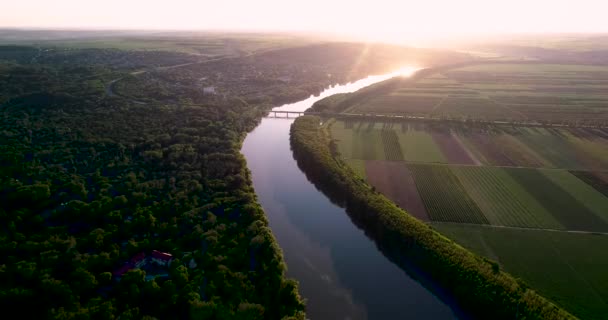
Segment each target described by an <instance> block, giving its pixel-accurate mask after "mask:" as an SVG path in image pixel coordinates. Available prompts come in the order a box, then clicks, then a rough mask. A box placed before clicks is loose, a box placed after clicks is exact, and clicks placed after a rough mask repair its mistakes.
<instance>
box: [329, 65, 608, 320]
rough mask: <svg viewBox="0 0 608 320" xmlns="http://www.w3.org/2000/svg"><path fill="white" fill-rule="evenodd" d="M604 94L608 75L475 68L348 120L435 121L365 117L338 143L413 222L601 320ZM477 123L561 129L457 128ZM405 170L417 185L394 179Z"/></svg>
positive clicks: (374, 100)
mask: <svg viewBox="0 0 608 320" xmlns="http://www.w3.org/2000/svg"><path fill="white" fill-rule="evenodd" d="M607 86H608V67H598V66H588V65H556V64H538V63H496V64H480V65H474V66H467V67H461V68H456V69H449V70H443V71H441V72H438V73H435V74H430V75H429V76H427V77H424V78H420V79H417V80H416V81H409V82H408V81H404V82H403V84H402V85H401V86H400V87H397V88H392V89H391V90H392V91H390V92H384V93H382V94H379V95H377V96H373V97H366V99H365V100H362V101H361V102H359V103H355V104H353V106H351V108H350V109H348V110H349V112H352V113H357V112H364V113H371V114H393V115H395V114H397V115H408V116H416V117H423V118H429V117H432V118H435V119H434V120H406V119H399V121H394V122H387V123H383V124H382V123H373V122H371V123H368V122H366V121H365V120H362V119H360V118H357V119H356V120H355V121H353V119H351V120H348V122H342V121H337V122H336V124H334V126H333V127H332V129H331V132H332V135H333V137H334V139H335V141H336V142H337V145H338V150H339V151H340V153H341V154H342V157H343V158H345V160H346V161H347V163H348V165H349V166H351V167H352V168H353V169H354V171H355V172H357V174H358V175H361V176H362V177H365V178H366V179H368V181H370V182H372V181H373V182H374V183H375V185H377V186H378V187H379V188H378V189H377V190H380V191H381V192H383V193H384V194H385V195H387V196H388V197H389V198H390V199H393V201H395V202H396V203H399V204H400V205H401V206H402V207H403V208H410V209H408V210H411V212H417V214H413V215H415V216H417V217H423V220H424V221H427V222H428V221H430V222H429V223H430V224H431V225H432V226H434V227H435V228H436V229H437V230H438V231H440V232H441V233H443V234H445V235H446V236H447V237H449V238H452V239H453V240H455V241H456V242H458V243H460V244H462V245H463V246H465V247H468V248H470V249H471V250H473V251H475V252H477V253H478V254H480V255H483V256H485V257H487V258H489V259H492V260H495V261H497V262H498V263H499V264H500V266H501V268H503V269H504V270H506V271H508V272H510V273H512V274H513V275H515V276H517V277H519V278H521V279H523V281H524V282H526V283H528V284H529V285H530V286H531V287H533V288H534V290H537V291H539V292H540V293H542V294H543V295H544V296H546V297H548V298H550V299H552V300H553V301H555V302H556V303H557V304H559V305H560V306H563V307H564V308H566V309H567V310H569V311H570V312H572V313H574V314H575V315H577V316H579V317H581V318H582V319H603V318H604V315H606V314H608V276H607V275H608V271H606V270H608V255H607V254H606V252H605V251H606V248H608V129H606V128H603V127H602V128H597V127H590V126H588V125H589V124H592V125H597V124H602V125H607V126H608V91H606V87H607ZM446 117H449V118H451V119H452V120H456V121H437V118H441V119H445V118H446ZM369 119H372V120H375V121H377V120H378V119H379V117H369ZM471 119H475V120H489V121H493V120H500V121H507V122H521V121H533V122H544V123H551V124H553V125H548V126H539V125H529V126H525V125H522V124H521V123H513V125H512V124H502V123H501V124H497V123H496V122H494V123H492V122H489V121H477V122H475V121H460V120H471ZM581 123H582V124H584V126H581ZM556 124H559V126H557V125H556ZM563 125H569V127H568V126H563ZM353 159H359V160H353ZM369 160H388V161H385V162H382V161H377V162H370V161H369ZM399 161H402V162H403V163H404V164H403V165H401V164H399V163H398V162H399ZM403 166H407V168H408V169H409V170H408V174H409V177H411V178H413V181H412V179H409V181H406V179H401V180H404V182H403V183H401V182H400V180H396V179H394V178H393V179H387V177H394V176H396V175H398V174H399V173H400V172H399V168H403ZM362 172H363V173H362ZM366 174H367V175H369V176H366ZM408 206H409V207H408ZM414 208H415V210H414ZM420 212H422V213H423V214H420Z"/></svg>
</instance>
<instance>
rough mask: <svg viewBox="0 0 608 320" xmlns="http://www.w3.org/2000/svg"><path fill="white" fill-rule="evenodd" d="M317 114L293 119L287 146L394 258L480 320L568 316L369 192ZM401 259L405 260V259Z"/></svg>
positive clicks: (487, 262) (478, 258)
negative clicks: (336, 151) (338, 154)
mask: <svg viewBox="0 0 608 320" xmlns="http://www.w3.org/2000/svg"><path fill="white" fill-rule="evenodd" d="M319 122H320V119H319V118H317V117H311V116H304V117H300V118H298V119H296V121H295V122H294V124H293V125H292V128H291V136H290V137H291V145H292V148H293V150H294V155H295V158H296V160H297V161H298V164H299V166H300V167H301V168H302V169H303V170H304V172H305V173H306V174H307V176H308V177H309V179H311V181H313V182H314V183H315V184H316V185H317V186H318V187H319V188H321V189H322V190H323V191H324V192H326V193H327V194H329V195H330V196H331V197H332V199H333V200H334V201H336V202H337V203H340V204H343V205H345V206H346V208H347V210H348V212H349V214H350V215H351V218H352V219H353V221H354V222H355V223H357V224H358V225H359V226H360V227H361V228H363V229H365V231H366V233H367V234H368V235H369V236H370V237H371V238H372V239H374V240H375V241H376V243H377V244H378V246H379V247H380V248H381V249H382V250H383V251H384V252H385V254H386V255H387V256H388V257H390V258H391V259H392V260H393V261H395V263H397V264H398V265H401V266H402V267H405V264H406V263H407V264H413V265H414V266H415V267H416V269H418V270H424V272H425V274H426V275H428V276H429V277H430V278H431V279H432V281H434V282H435V283H437V284H438V285H439V286H441V288H442V289H444V290H445V291H446V292H448V293H449V294H450V295H451V296H452V297H453V298H454V299H455V300H456V301H457V302H458V303H459V305H460V306H461V307H463V308H464V309H465V310H466V312H468V313H470V314H471V315H473V316H475V317H478V318H481V319H513V318H515V317H521V318H526V319H569V318H572V316H571V315H569V314H568V313H567V312H566V311H564V310H562V309H560V308H558V307H556V306H555V305H553V304H552V303H550V302H549V301H547V300H546V299H544V298H543V297H541V296H540V295H538V294H536V293H535V292H534V291H532V290H530V289H528V288H526V287H525V286H522V285H521V284H520V283H519V282H518V281H517V280H516V279H515V278H513V277H512V276H510V275H509V274H507V273H505V272H503V271H501V270H500V267H499V265H498V264H496V263H493V262H490V261H489V260H487V259H482V258H480V257H479V256H476V255H474V254H473V253H471V252H469V251H467V250H466V249H464V248H463V247H461V246H459V245H457V244H455V243H454V242H452V241H451V240H449V239H447V238H445V237H444V236H442V235H440V234H439V233H437V232H436V231H434V230H433V229H432V228H431V227H429V226H428V225H426V224H424V223H422V222H421V221H419V220H418V219H415V218H414V217H412V216H410V215H409V214H407V213H406V212H404V211H403V210H401V209H399V208H398V207H397V206H395V205H394V204H393V203H392V202H391V201H389V200H388V199H387V198H385V197H384V196H382V195H381V194H380V193H377V192H375V191H374V189H373V188H372V187H371V186H369V185H368V184H367V183H366V182H365V181H363V180H362V179H360V178H359V177H357V175H355V174H354V172H353V171H352V170H351V169H350V168H349V167H348V166H347V165H346V164H345V163H344V162H342V161H341V159H340V158H339V157H334V155H332V153H331V149H333V148H334V147H333V146H332V141H331V138H330V136H329V133H328V132H327V131H325V130H324V129H323V128H322V127H321V126H320V125H319ZM406 261H407V262H406Z"/></svg>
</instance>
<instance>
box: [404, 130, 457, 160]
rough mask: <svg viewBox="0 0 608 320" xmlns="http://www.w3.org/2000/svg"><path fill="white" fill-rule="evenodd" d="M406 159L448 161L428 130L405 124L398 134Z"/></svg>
mask: <svg viewBox="0 0 608 320" xmlns="http://www.w3.org/2000/svg"><path fill="white" fill-rule="evenodd" d="M398 138H399V143H400V144H401V148H402V150H403V155H404V157H405V160H407V161H412V162H429V163H446V160H445V157H444V156H443V154H442V153H441V150H439V147H438V146H437V144H436V143H435V141H433V137H432V136H431V135H430V134H429V133H428V132H426V131H424V130H420V129H417V128H416V127H415V126H414V125H409V124H408V125H407V126H405V125H404V126H403V127H402V130H401V132H400V133H399V134H398Z"/></svg>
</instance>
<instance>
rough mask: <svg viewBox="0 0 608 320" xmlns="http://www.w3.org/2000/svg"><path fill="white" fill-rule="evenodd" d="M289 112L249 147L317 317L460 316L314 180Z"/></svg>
mask: <svg viewBox="0 0 608 320" xmlns="http://www.w3.org/2000/svg"><path fill="white" fill-rule="evenodd" d="M415 70H416V68H405V69H403V70H400V71H399V72H398V73H392V74H387V75H382V76H370V77H368V78H365V79H362V80H359V81H357V82H354V83H349V84H346V85H337V86H334V87H331V88H328V89H326V90H325V91H323V92H322V93H321V94H320V95H318V96H311V97H310V98H308V99H305V100H302V101H299V102H296V103H292V104H287V105H284V106H281V107H277V108H275V109H273V110H281V111H304V110H306V109H308V108H309V107H310V106H311V105H312V104H313V103H314V102H316V101H318V100H320V99H322V98H324V97H327V96H330V95H332V94H336V93H345V92H353V91H356V90H358V89H361V88H363V87H366V86H369V85H371V84H374V83H376V82H379V81H383V80H386V79H389V78H391V77H393V76H397V75H407V74H408V73H409V74H411V73H413V72H414V71H415ZM292 122H293V118H292V119H286V118H282V119H280V118H264V119H263V120H262V122H261V123H260V125H259V126H258V127H257V128H256V129H254V130H253V131H252V132H251V133H249V134H248V135H247V137H246V139H245V141H244V144H243V148H242V150H241V152H242V153H243V154H244V155H245V158H246V159H247V165H248V167H249V169H250V170H251V173H252V178H253V185H254V187H255V191H256V193H257V195H258V200H259V202H260V203H261V205H262V207H263V208H264V210H265V212H266V215H267V217H268V220H269V222H270V227H271V228H272V232H273V233H274V235H275V237H276V238H277V240H278V242H279V245H280V246H281V248H282V250H283V255H284V258H285V261H286V263H287V268H288V271H287V275H288V276H289V277H290V278H295V279H297V280H298V281H299V288H300V293H301V294H302V296H303V297H304V298H305V299H306V313H307V315H308V317H309V318H310V319H313V320H317V319H320V320H323V319H331V320H340V319H455V318H457V316H456V314H455V312H454V311H453V310H452V309H451V308H450V306H448V305H446V304H445V303H444V302H443V301H442V300H440V299H439V298H438V297H436V296H435V295H433V293H431V292H430V291H428V290H427V289H426V288H425V287H423V286H422V285H421V284H419V283H418V282H416V281H415V280H413V279H412V278H411V277H409V276H408V274H407V273H405V272H404V271H403V270H401V269H400V268H399V267H398V266H396V265H395V264H393V263H392V262H391V261H389V260H388V259H387V258H386V257H385V256H384V255H383V254H382V253H381V252H380V251H379V250H378V248H377V247H376V245H375V244H374V243H373V241H372V240H370V239H369V238H368V237H367V236H366V235H365V234H364V232H363V230H361V229H359V228H357V227H356V226H355V225H354V224H353V223H352V222H351V220H350V218H349V216H348V214H347V213H346V211H345V210H344V209H343V208H340V207H339V206H337V205H335V204H333V203H332V202H331V201H330V200H329V199H328V198H327V197H326V196H325V195H324V194H323V193H321V192H320V191H319V190H317V189H316V188H315V186H314V185H313V184H312V183H311V182H309V181H308V179H307V178H306V176H305V175H304V173H303V172H302V171H300V169H299V168H298V166H297V164H296V161H295V160H294V158H293V154H292V151H291V148H290V144H289V128H290V126H291V124H292Z"/></svg>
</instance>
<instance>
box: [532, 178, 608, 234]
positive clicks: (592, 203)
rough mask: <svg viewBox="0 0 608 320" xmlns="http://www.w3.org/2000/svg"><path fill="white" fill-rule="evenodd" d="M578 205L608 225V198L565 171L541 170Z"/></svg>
mask: <svg viewBox="0 0 608 320" xmlns="http://www.w3.org/2000/svg"><path fill="white" fill-rule="evenodd" d="M540 171H541V172H542V173H543V174H544V175H545V176H546V177H547V178H549V180H551V181H553V183H555V184H556V185H558V186H560V187H561V188H562V189H563V190H565V191H566V192H568V193H569V194H570V195H571V196H572V197H573V198H575V199H576V200H577V201H578V203H580V204H582V205H583V206H584V207H586V208H587V209H588V210H589V211H591V212H592V213H594V214H595V215H596V216H598V217H599V218H601V219H603V220H604V221H605V222H607V223H608V197H606V196H604V195H603V194H601V193H600V192H598V191H597V190H595V189H594V188H593V187H592V186H590V185H588V184H586V183H585V182H583V181H582V180H580V179H579V178H577V177H576V176H574V175H573V174H571V173H570V172H568V171H565V170H542V169H541V170H540Z"/></svg>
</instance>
